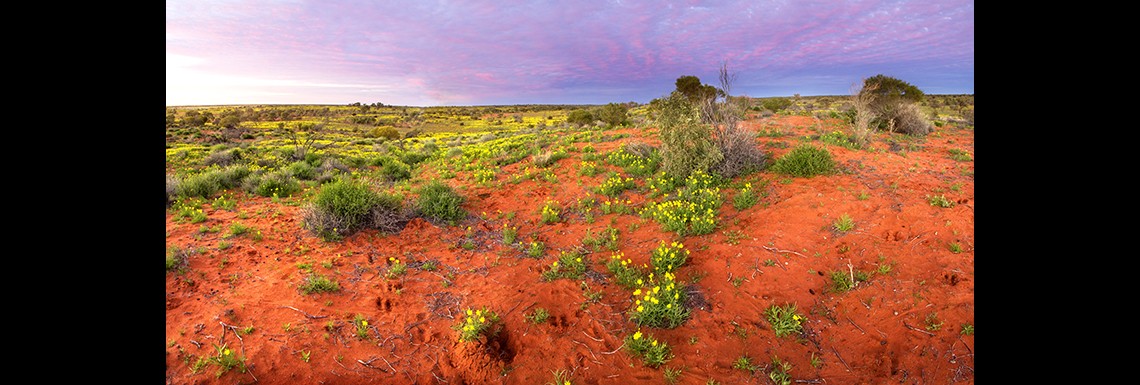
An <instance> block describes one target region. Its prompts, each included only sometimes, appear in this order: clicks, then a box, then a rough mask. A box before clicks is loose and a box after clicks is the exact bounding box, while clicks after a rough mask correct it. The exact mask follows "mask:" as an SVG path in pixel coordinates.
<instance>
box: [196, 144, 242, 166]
mask: <svg viewBox="0 0 1140 385" xmlns="http://www.w3.org/2000/svg"><path fill="white" fill-rule="evenodd" d="M238 160H241V149H239V148H230V149H224V150H218V151H214V152H212V153H210V155H207V156H206V159H204V160H202V164H204V165H206V166H212V165H218V166H228V165H230V164H232V163H234V162H236V161H238Z"/></svg>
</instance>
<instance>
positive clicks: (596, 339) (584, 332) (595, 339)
mask: <svg viewBox="0 0 1140 385" xmlns="http://www.w3.org/2000/svg"><path fill="white" fill-rule="evenodd" d="M582 334H586V331H585V330H583V331H582ZM586 337H590V335H589V334H586ZM590 339H592V340H594V341H598V342H602V341H604V340H602V339H600V338H594V337H590Z"/></svg>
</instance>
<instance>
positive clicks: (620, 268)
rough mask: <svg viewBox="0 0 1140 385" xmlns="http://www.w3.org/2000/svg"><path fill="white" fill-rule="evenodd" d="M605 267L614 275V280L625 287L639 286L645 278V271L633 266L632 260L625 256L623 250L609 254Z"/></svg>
mask: <svg viewBox="0 0 1140 385" xmlns="http://www.w3.org/2000/svg"><path fill="white" fill-rule="evenodd" d="M606 269H607V270H609V271H610V273H612V274H613V275H614V281H616V282H617V284H618V285H621V286H623V287H625V288H626V289H635V288H639V287H641V284H642V282H645V281H644V280H645V279H647V278H646V276H645V273H642V272H641V270H638V269H637V267H635V266H633V260H631V259H628V258H625V253H623V252H617V253H614V254H613V255H610V260H609V261H607V262H606Z"/></svg>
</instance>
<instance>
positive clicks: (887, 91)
mask: <svg viewBox="0 0 1140 385" xmlns="http://www.w3.org/2000/svg"><path fill="white" fill-rule="evenodd" d="M859 94H860V95H856V96H857V97H864V98H868V99H871V102H870V104H869V105H868V108H869V109H870V111H871V112H872V113H873V114H874V115H875V120H874V123H875V126H876V127H878V128H885V129H888V130H892V131H893V129H894V128H895V127H898V125H899V123H900V122H899V119H900V116H899V114H900V113H901V112H900V111H902V107H903V106H904V105H907V104H913V103H918V102H921V101H922V98H923V96H924V94H923V92H922V90H920V89H918V87H915V86H914V85H912V84H910V83H907V82H905V81H902V80H899V79H896V78H893V77H890V76H886V75H882V74H879V75H875V76H872V77H869V78H866V79H864V80H863V89H862V90H860V91H859ZM863 94H867V95H863Z"/></svg>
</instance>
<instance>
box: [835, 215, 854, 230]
mask: <svg viewBox="0 0 1140 385" xmlns="http://www.w3.org/2000/svg"><path fill="white" fill-rule="evenodd" d="M831 227H832V228H834V229H835V231H838V232H841V233H846V232H848V231H851V229H853V228H855V221H854V220H853V219H851V216H850V215H847V214H843V215H840V216H839V219H836V220H835V223H833V224H832V225H831Z"/></svg>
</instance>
